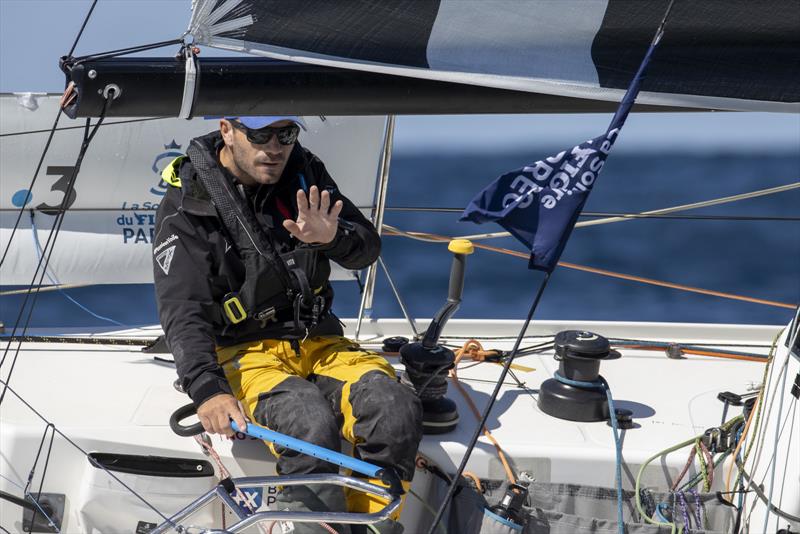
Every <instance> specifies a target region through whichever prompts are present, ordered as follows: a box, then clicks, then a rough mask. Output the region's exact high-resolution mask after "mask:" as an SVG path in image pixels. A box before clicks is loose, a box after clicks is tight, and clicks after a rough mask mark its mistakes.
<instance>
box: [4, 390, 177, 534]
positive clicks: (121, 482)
mask: <svg viewBox="0 0 800 534" xmlns="http://www.w3.org/2000/svg"><path fill="white" fill-rule="evenodd" d="M0 384H2V385H3V387H4V388H5V390H4V391H10V392H11V394H12V395H13V396H14V397H16V398H17V400H19V401H20V402H21V403H22V404H23V405H24V406H25V407H26V408H28V409H29V410H30V411H31V412H33V414H34V415H35V416H36V417H38V418H39V419H41V420H42V422H44V423H45V424H46V425H49V426H51V427H52V428H53V432H54V433H56V434H58V435H59V436H61V437H62V438H64V440H65V441H66V442H67V443H69V444H70V445H72V446H73V447H75V448H76V449H77V450H78V451H80V452H81V453H82V454H83V455H84V456H86V458H87V459H88V460H89V462H90V463H91V464H92V465H93V466H94V467H97V468H98V469H102V470H103V471H105V472H106V473H107V474H108V476H110V477H111V478H113V479H114V480H116V481H117V482H119V483H120V484H121V485H122V487H124V488H125V489H127V490H128V491H130V492H131V494H132V495H134V496H135V497H136V498H137V499H139V500H140V501H142V503H143V504H144V505H145V506H147V507H148V508H150V509H151V510H152V511H154V512H155V513H156V514H158V515H159V516H160V517H161V518H162V519H164V521H166V522H168V523H169V524H170V525H172V527H173V528H178V527H179V525H176V524H175V522H174V521H173V520H172V519H170V518H169V517H167V516H166V515H164V514H163V513H161V511H159V510H158V509H157V508H156V507H155V506H153V505H152V504H150V502H149V501H148V500H147V499H145V498H144V497H142V496H141V495H139V493H137V492H136V491H135V490H134V489H133V488H131V487H130V486H129V485H128V484H126V483H125V482H124V481H123V480H122V479H120V478H119V477H118V476H116V475H115V474H114V473H113V472H112V471H110V470H109V469H108V468H106V466H104V465H103V464H102V463H101V462H96V461H93V460H92V459H91V458H90V457H89V453H88V452H86V451H85V450H84V449H83V448H82V447H81V446H80V445H78V444H77V443H75V442H74V441H73V440H72V439H70V437H69V436H67V435H66V434H64V433H63V432H62V431H61V430H59V429H58V427H57V426H56V425H55V424H53V423H52V422H50V421H49V420H48V419H47V418H46V417H45V416H43V415H42V414H41V413H39V411H37V410H36V408H34V407H33V406H32V405H31V404H30V403H29V402H28V401H26V400H25V399H24V398H23V397H22V395H20V394H19V393H17V392H16V391H15V390H14V388H12V387H11V386H9V385H8V383H7V382H5V381H4V380H2V379H0Z"/></svg>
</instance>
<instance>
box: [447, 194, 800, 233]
mask: <svg viewBox="0 0 800 534" xmlns="http://www.w3.org/2000/svg"><path fill="white" fill-rule="evenodd" d="M798 188H800V182H793V183H791V184H785V185H779V186H777V187H770V188H767V189H760V190H758V191H751V192H749V193H741V194H739V195H732V196H728V197H722V198H715V199H711V200H704V201H701V202H694V203H692V204H682V205H680V206H672V207H669V208H661V209H657V210H651V211H644V212H641V213H639V214H638V215H642V216H653V215H666V214H669V213H675V212H678V211H686V210H691V209H697V208H706V207H709V206H717V205H720V204H728V203H731V202H737V201H739V200H749V199H751V198H756V197H761V196H765V195H773V194H776V193H784V192H786V191H791V190H793V189H798ZM637 218H640V217H627V216H618V217H607V218H603V219H597V220H594V221H581V222H579V223H576V224H575V228H583V227H586V226H596V225H599V224H610V223H615V222H622V221H630V220H632V219H637ZM510 235H511V234H509V233H508V232H492V233H485V234H475V235H468V236H459V237H458V238H457V239H471V240H475V239H488V238H496V237H508V236H510Z"/></svg>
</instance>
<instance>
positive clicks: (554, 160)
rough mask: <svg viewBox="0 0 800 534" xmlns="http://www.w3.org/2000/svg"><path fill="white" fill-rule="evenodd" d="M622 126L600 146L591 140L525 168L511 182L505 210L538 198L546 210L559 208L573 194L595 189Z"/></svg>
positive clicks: (505, 199) (504, 204)
mask: <svg viewBox="0 0 800 534" xmlns="http://www.w3.org/2000/svg"><path fill="white" fill-rule="evenodd" d="M617 133H619V129H618V128H614V129H612V130H610V131H609V132H608V133H607V134H606V137H605V139H603V142H602V143H600V145H599V146H597V145H595V144H594V142H595V141H597V139H589V140H588V141H586V142H585V143H581V144H580V145H578V146H575V147H573V148H572V150H570V151H569V152H567V151H566V150H563V151H561V152H559V153H558V154H556V155H555V156H550V157H548V158H545V159H543V160H539V161H537V162H536V163H533V164H532V165H528V166H526V167H523V168H522V169H521V171H519V174H518V175H517V176H515V177H514V179H513V180H512V182H511V184H510V187H509V189H510V191H509V192H508V193H507V194H506V195H505V196H504V197H503V200H502V206H503V208H504V209H507V208H509V207H511V208H520V209H524V208H527V207H528V206H530V205H531V204H532V203H533V201H534V200H535V199H537V197H538V201H539V203H540V204H541V205H542V207H544V208H545V209H548V210H550V209H553V208H555V207H556V206H557V205H558V203H559V201H561V199H563V198H565V197H571V196H573V195H586V194H588V193H589V191H591V189H592V186H593V185H594V181H595V180H596V179H597V175H598V174H599V173H600V169H602V168H603V165H604V164H605V160H606V156H608V152H609V151H610V150H611V146H612V145H613V144H614V140H615V139H616V136H617Z"/></svg>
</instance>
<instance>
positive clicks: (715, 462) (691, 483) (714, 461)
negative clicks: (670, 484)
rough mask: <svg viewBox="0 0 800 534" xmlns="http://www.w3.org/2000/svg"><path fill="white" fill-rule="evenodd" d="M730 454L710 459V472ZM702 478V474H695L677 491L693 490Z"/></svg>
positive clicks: (726, 452) (729, 452)
mask: <svg viewBox="0 0 800 534" xmlns="http://www.w3.org/2000/svg"><path fill="white" fill-rule="evenodd" d="M730 454H731V451H725V452H723V453H722V454H720V455H719V456H717V457H716V458H712V463H711V466H712V470H713V469H716V468H717V467H719V466H720V465H722V464H723V463H724V462H725V460H726V459H727V458H728V456H730ZM702 478H703V475H702V473H697V474H695V475H694V476H693V477H692V478H691V479H689V480H688V481H687V482H685V483H684V484H683V486H681V487H680V488H678V491H686V490H688V489H690V488H693V487H695V486H697V484H699V483H700V480H701V479H702Z"/></svg>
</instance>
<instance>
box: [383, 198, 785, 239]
mask: <svg viewBox="0 0 800 534" xmlns="http://www.w3.org/2000/svg"><path fill="white" fill-rule="evenodd" d="M385 211H396V212H401V213H404V212H412V213H462V212H463V211H464V208H435V207H429V208H426V207H419V208H415V207H413V206H387V207H386V208H385ZM578 217H579V218H582V219H587V218H626V219H665V220H669V219H675V220H687V221H787V222H797V221H800V217H792V216H786V217H783V216H775V215H669V214H667V215H658V214H654V215H648V214H646V213H638V212H606V211H582V212H581V213H580V214H579V215H578ZM469 237H470V236H467V237H465V238H464V239H468V238H469ZM471 237H472V238H473V239H491V238H498V237H510V234H509V233H508V232H491V233H486V234H476V235H475V236H471Z"/></svg>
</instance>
